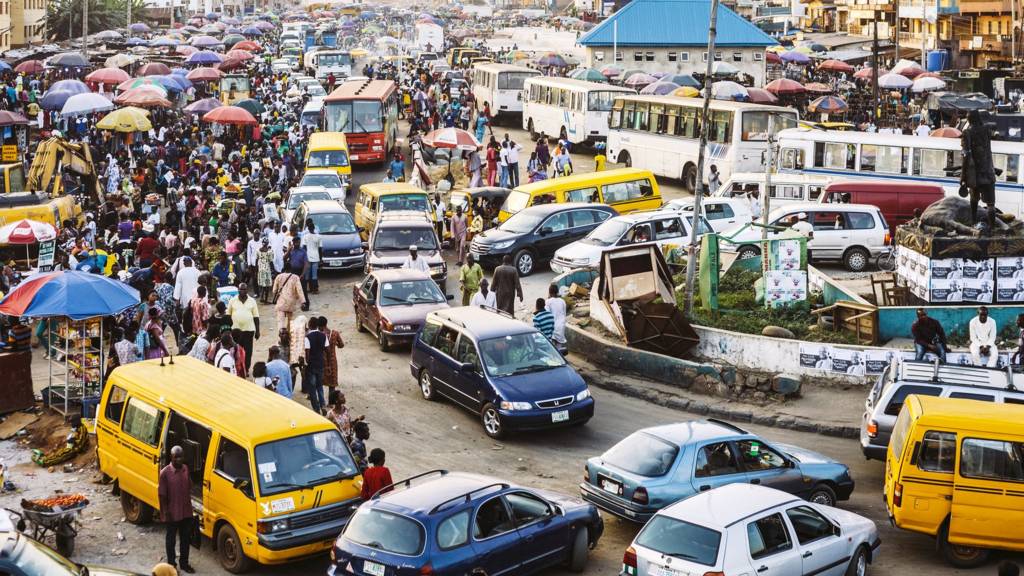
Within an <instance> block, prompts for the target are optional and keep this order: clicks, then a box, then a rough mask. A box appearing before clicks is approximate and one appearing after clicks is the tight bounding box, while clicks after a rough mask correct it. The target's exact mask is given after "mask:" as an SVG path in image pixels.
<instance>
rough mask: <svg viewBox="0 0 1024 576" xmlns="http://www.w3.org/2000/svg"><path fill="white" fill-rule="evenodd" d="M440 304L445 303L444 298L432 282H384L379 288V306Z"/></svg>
mask: <svg viewBox="0 0 1024 576" xmlns="http://www.w3.org/2000/svg"><path fill="white" fill-rule="evenodd" d="M441 302H445V296H444V294H443V293H441V289H440V288H438V287H437V283H436V282H434V281H433V280H406V281H402V282H384V283H383V284H381V286H380V305H381V306H400V305H402V304H437V303H441Z"/></svg>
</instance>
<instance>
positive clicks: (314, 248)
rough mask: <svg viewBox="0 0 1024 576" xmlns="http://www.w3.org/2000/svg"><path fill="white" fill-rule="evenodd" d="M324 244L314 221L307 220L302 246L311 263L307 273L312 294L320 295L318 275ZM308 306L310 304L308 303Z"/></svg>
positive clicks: (307, 280)
mask: <svg viewBox="0 0 1024 576" xmlns="http://www.w3.org/2000/svg"><path fill="white" fill-rule="evenodd" d="M321 244H323V239H322V238H321V237H320V234H318V233H317V231H316V225H314V224H313V219H312V218H308V219H307V220H306V232H305V234H303V235H302V246H303V248H305V249H306V260H308V261H309V267H308V268H307V270H308V272H307V273H306V282H307V285H308V287H309V290H308V292H309V293H310V294H319V293H320V279H319V276H317V273H318V272H319V269H320V246H321ZM307 304H308V302H307Z"/></svg>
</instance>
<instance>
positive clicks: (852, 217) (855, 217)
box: [846, 212, 875, 230]
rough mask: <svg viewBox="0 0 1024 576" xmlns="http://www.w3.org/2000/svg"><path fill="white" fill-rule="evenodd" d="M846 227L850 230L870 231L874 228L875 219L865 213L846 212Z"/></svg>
mask: <svg viewBox="0 0 1024 576" xmlns="http://www.w3.org/2000/svg"><path fill="white" fill-rule="evenodd" d="M846 226H847V228H849V229H850V230H871V229H872V228H874V227H875V219H874V218H872V217H871V214H868V213H867V212H847V213H846Z"/></svg>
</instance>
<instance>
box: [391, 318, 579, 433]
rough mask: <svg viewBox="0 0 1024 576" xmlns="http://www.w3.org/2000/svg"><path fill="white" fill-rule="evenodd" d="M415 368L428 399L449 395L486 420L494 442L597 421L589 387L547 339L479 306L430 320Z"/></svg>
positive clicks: (415, 350) (418, 343)
mask: <svg viewBox="0 0 1024 576" xmlns="http://www.w3.org/2000/svg"><path fill="white" fill-rule="evenodd" d="M410 367H411V369H412V375H413V377H415V378H416V381H417V382H419V387H420V392H421V393H422V394H423V397H424V398H425V399H427V400H436V399H437V398H439V397H442V396H443V397H444V398H447V399H448V400H451V401H452V402H454V403H456V404H458V405H460V406H462V407H464V408H466V409H467V410H470V411H471V412H473V413H475V414H478V415H479V416H480V420H481V422H482V423H483V427H484V432H486V433H487V435H488V436H490V437H491V438H500V437H501V436H502V435H504V434H505V432H506V431H511V430H536V429H541V428H551V427H554V426H566V425H574V424H579V425H582V424H585V423H586V422H587V421H588V420H590V418H591V417H592V416H593V415H594V399H593V398H591V397H590V389H589V388H588V387H587V384H586V382H584V381H583V378H581V377H580V375H579V374H577V373H576V371H575V370H573V368H572V367H571V366H569V365H568V364H566V362H565V359H564V358H562V355H561V354H559V353H558V351H557V350H555V347H554V346H553V345H552V344H551V342H550V341H548V339H547V338H545V337H544V336H543V335H542V334H541V333H540V332H538V331H537V330H536V329H535V328H534V327H533V326H531V325H529V324H526V323H523V322H520V321H518V320H516V319H515V318H512V317H511V316H507V315H505V314H499V313H497V312H493V311H490V310H485V309H483V308H480V307H477V306H464V307H462V308H450V309H447V310H439V311H437V312H432V313H430V314H429V315H427V319H426V322H425V323H424V324H423V328H422V329H421V330H420V333H419V335H418V336H417V337H416V339H415V340H414V341H413V346H412V359H411V361H410Z"/></svg>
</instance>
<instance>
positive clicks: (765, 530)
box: [747, 513, 793, 560]
mask: <svg viewBox="0 0 1024 576" xmlns="http://www.w3.org/2000/svg"><path fill="white" fill-rule="evenodd" d="M747 544H748V545H749V546H750V557H751V558H753V559H755V560H756V559H758V558H764V557H766V556H771V555H772V554H777V553H779V552H783V551H785V550H789V549H790V548H792V547H793V544H792V542H790V540H789V532H788V531H787V530H786V523H785V522H784V521H783V520H782V514H779V513H776V514H772V515H771V516H766V517H764V518H761V519H760V520H757V521H756V522H751V523H750V524H747Z"/></svg>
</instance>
